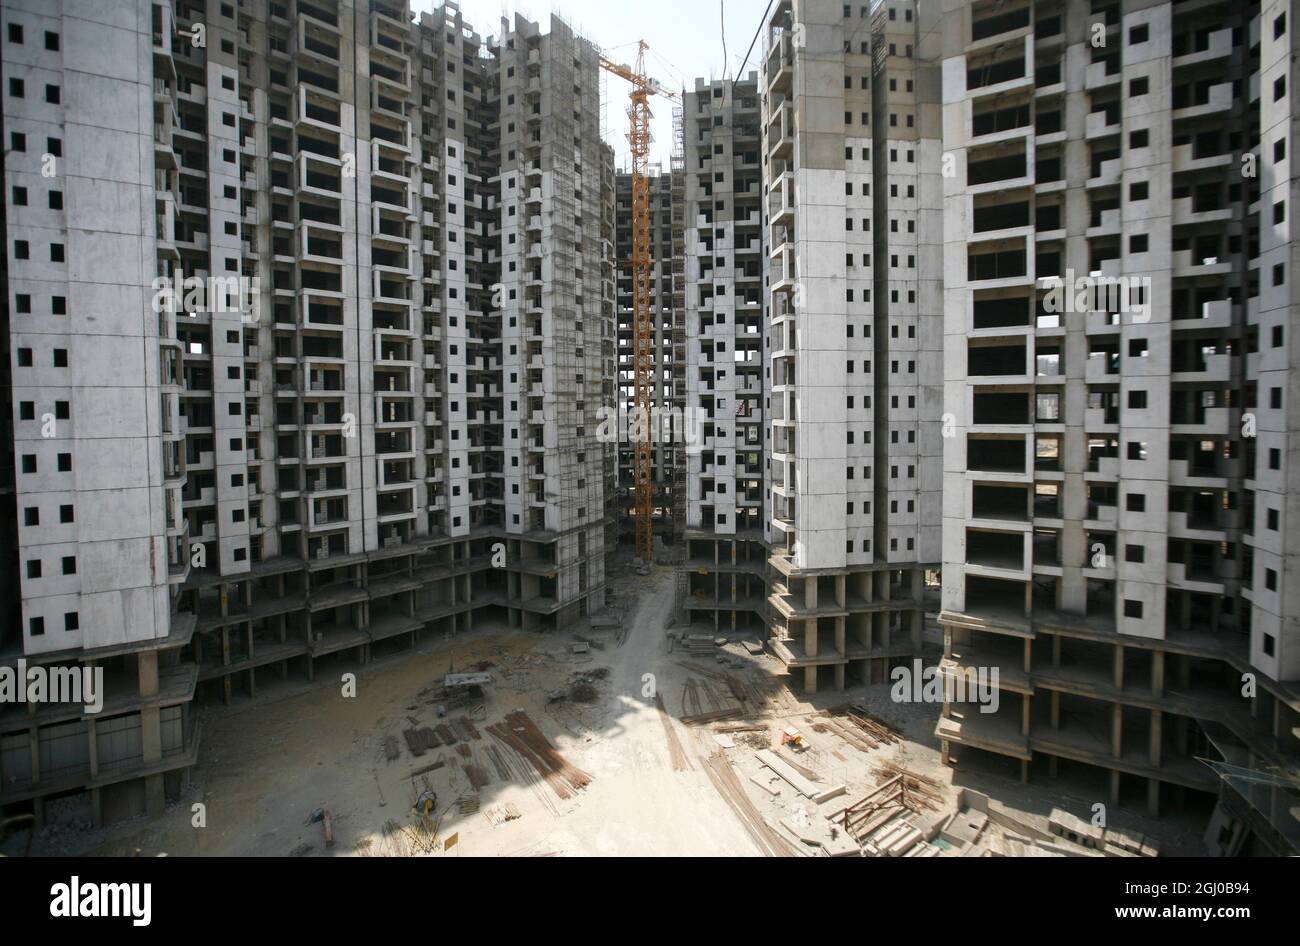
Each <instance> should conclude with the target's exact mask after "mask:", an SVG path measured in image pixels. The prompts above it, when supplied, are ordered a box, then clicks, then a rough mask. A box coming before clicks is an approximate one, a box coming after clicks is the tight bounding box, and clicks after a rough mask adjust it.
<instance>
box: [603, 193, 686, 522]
mask: <svg viewBox="0 0 1300 946" xmlns="http://www.w3.org/2000/svg"><path fill="white" fill-rule="evenodd" d="M684 198H685V193H684V181H683V175H682V173H681V171H679V170H672V169H670V170H669V171H667V172H662V173H655V174H652V175H651V176H650V312H651V326H650V346H651V356H650V360H651V363H652V364H653V365H654V374H653V376H652V377H651V379H650V403H651V404H652V405H653V416H652V417H651V418H650V419H649V425H648V432H647V433H648V436H650V438H651V451H650V456H651V464H652V466H651V471H652V472H651V479H652V483H653V484H654V497H653V500H652V508H653V513H654V533H655V535H656V536H658V537H660V539H661V541H662V542H663V543H664V544H666V545H668V546H674V545H678V544H680V542H681V535H682V530H683V528H684V525H685V524H684V522H683V516H684V513H685V509H686V450H685V444H684V443H683V440H682V437H681V431H682V421H681V418H682V417H683V413H684V406H685V401H686V359H685V348H686V311H685V284H684V277H683V272H682V264H683V260H684V259H685V255H686V247H685V235H684V221H685V210H684V204H683V201H684ZM615 199H616V201H617V204H616V215H615V220H616V239H615V242H614V251H615V255H616V257H617V259H618V260H619V261H626V262H627V265H623V264H622V262H620V266H619V269H618V292H617V301H618V332H617V338H618V401H617V407H618V414H619V438H618V483H619V495H620V502H619V510H618V511H619V516H620V520H621V522H622V523H623V526H624V531H625V532H626V534H627V535H628V536H629V541H630V540H631V539H630V536H631V535H632V531H633V529H632V520H633V509H634V497H635V492H634V488H635V484H636V471H635V466H634V464H635V461H636V449H635V442H634V440H633V439H632V438H633V437H634V436H636V435H637V432H638V431H637V421H636V373H635V363H634V361H633V353H634V348H633V342H634V328H635V327H634V325H633V318H632V316H633V306H632V302H633V299H632V268H631V265H630V261H631V259H632V175H631V174H630V173H628V172H624V171H620V172H618V173H617V174H616V175H615Z"/></svg>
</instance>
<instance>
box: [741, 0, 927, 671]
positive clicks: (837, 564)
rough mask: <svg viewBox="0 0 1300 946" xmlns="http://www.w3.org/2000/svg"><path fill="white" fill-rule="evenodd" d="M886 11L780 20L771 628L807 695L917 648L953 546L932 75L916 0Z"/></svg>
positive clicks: (769, 435)
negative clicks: (941, 411)
mask: <svg viewBox="0 0 1300 946" xmlns="http://www.w3.org/2000/svg"><path fill="white" fill-rule="evenodd" d="M880 9H881V10H884V11H886V12H883V13H880V12H879V11H877V12H878V14H879V15H877V16H874V17H873V16H872V11H871V9H870V8H869V7H868V6H867V5H845V4H840V3H831V2H829V0H808V2H798V0H796V2H785V3H779V4H775V5H774V6H773V10H772V13H771V15H770V18H769V20H768V22H767V24H766V34H767V42H766V48H767V50H768V51H767V54H766V62H765V74H764V82H765V93H764V101H763V124H764V147H765V152H766V155H765V157H766V161H765V167H764V181H765V189H766V193H767V199H768V213H767V227H768V252H769V260H770V270H769V278H768V290H769V293H770V296H769V305H768V311H767V333H768V344H769V346H770V347H769V352H770V359H771V362H770V380H769V383H770V406H769V413H768V421H769V424H768V428H767V431H766V433H765V441H766V444H765V445H766V448H767V450H768V454H769V457H770V478H769V482H768V493H769V502H768V509H769V515H768V518H767V522H766V524H765V529H766V535H767V540H768V542H769V549H770V557H769V572H770V574H769V592H770V593H769V596H768V624H769V631H770V633H771V640H772V646H773V648H774V649H775V651H776V653H777V655H778V656H779V657H780V658H781V659H782V660H783V661H784V662H785V663H786V665H787V667H788V668H789V669H790V670H791V671H792V672H796V673H797V672H799V671H802V677H803V686H804V689H805V690H807V691H809V692H815V691H816V690H817V687H818V685H819V676H825V677H826V682H827V683H829V684H832V685H833V686H835V687H836V688H842V687H843V686H844V685H845V683H846V674H847V673H848V671H850V669H852V671H853V672H854V673H855V674H859V675H861V678H863V679H872V680H879V679H883V675H884V672H885V670H886V669H887V667H888V665H889V663H890V661H892V660H896V659H899V658H903V657H907V656H910V655H912V654H914V653H918V652H919V650H920V646H921V629H922V608H923V594H924V581H925V573H926V571H927V563H929V565H930V567H931V568H932V567H933V563H934V562H935V561H936V560H937V558H938V555H939V533H938V529H937V523H938V517H939V508H938V496H939V490H938V481H937V477H936V474H935V469H936V463H935V462H934V461H935V460H936V459H937V455H938V451H939V427H938V424H937V419H936V418H934V417H933V416H932V415H926V414H925V413H924V408H925V406H926V405H927V404H928V403H933V402H935V401H936V400H937V385H938V383H939V378H940V374H939V372H940V370H941V363H940V359H939V357H938V352H939V348H938V330H937V325H938V320H939V318H940V314H939V309H938V298H937V296H938V290H937V284H936V282H935V281H934V279H933V277H932V276H931V275H930V273H932V272H933V270H927V271H925V272H926V278H924V279H923V278H921V274H922V272H923V269H924V267H925V266H926V264H927V262H929V261H932V260H933V259H934V258H935V257H936V256H937V245H938V244H937V233H938V221H937V218H936V216H935V215H934V214H933V213H931V212H929V211H930V210H931V208H926V209H925V211H924V212H921V211H920V209H919V208H920V201H921V200H922V198H924V197H926V196H928V195H930V194H932V193H934V192H935V191H936V190H937V187H936V183H935V178H934V175H933V174H932V173H930V174H927V173H923V171H922V169H921V165H920V161H922V160H923V159H924V157H925V156H926V155H927V154H934V153H937V150H938V148H937V145H936V136H937V133H938V121H937V106H938V102H937V96H936V93H937V82H936V81H934V79H933V77H932V72H933V69H932V67H930V66H925V67H922V66H921V65H920V64H919V63H916V62H914V61H913V60H914V59H915V57H916V56H917V52H918V50H917V49H916V46H917V44H918V43H919V40H918V39H916V37H919V36H921V35H922V33H921V31H920V30H919V22H918V21H917V18H916V17H914V16H912V11H913V6H912V5H911V4H902V3H900V4H892V5H886V6H885V7H882V8H880ZM890 11H893V12H894V13H895V15H896V16H897V19H894V18H892V17H891V16H890ZM903 11H906V12H903ZM909 40H910V41H909ZM918 77H923V80H922V79H918ZM908 81H911V82H912V86H911V87H910V90H909V86H908V85H907V82H908ZM899 82H902V85H901V87H900V86H899V85H898V83H899ZM891 84H892V85H893V86H894V87H893V88H892V89H891ZM927 92H928V93H930V97H929V98H928V99H927V98H925V94H926V93H927ZM899 118H901V119H902V121H901V122H900V121H899ZM909 119H910V123H909ZM885 187H888V188H890V189H889V190H885V191H883V192H882V188H885ZM909 188H911V190H910V191H909ZM909 193H910V194H911V196H910V197H909V196H908V195H909ZM882 230H883V231H884V232H882ZM882 256H883V257H886V258H885V259H883V260H882ZM893 259H897V260H898V263H897V265H890V266H889V269H887V270H886V269H884V267H885V266H886V265H889V264H890V263H891V260H893ZM909 263H910V265H909ZM882 293H887V295H885V296H884V298H883V299H882ZM927 460H928V461H929V462H927ZM823 669H824V672H823Z"/></svg>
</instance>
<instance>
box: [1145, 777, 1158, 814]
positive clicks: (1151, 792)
mask: <svg viewBox="0 0 1300 946" xmlns="http://www.w3.org/2000/svg"><path fill="white" fill-rule="evenodd" d="M1147 814H1148V815H1150V816H1151V817H1152V818H1159V817H1160V780H1159V779H1154V778H1150V779H1147Z"/></svg>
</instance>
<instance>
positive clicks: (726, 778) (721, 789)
mask: <svg viewBox="0 0 1300 946" xmlns="http://www.w3.org/2000/svg"><path fill="white" fill-rule="evenodd" d="M701 761H702V762H703V763H704V771H705V772H706V773H707V774H708V776H709V781H711V782H712V783H713V787H714V788H716V789H717V790H718V794H719V795H721V796H722V799H723V801H725V802H726V803H727V804H728V805H729V806H730V807H731V810H732V811H734V812H735V813H736V817H737V818H739V819H740V823H741V825H742V826H743V827H744V829H745V832H746V833H747V834H748V835H749V837H750V838H751V839H752V840H753V842H754V843H755V844H756V845H758V848H759V850H761V851H762V852H763V853H764V854H765V855H767V856H768V857H792V856H793V855H794V853H795V852H794V850H793V849H792V848H791V847H790V844H789V842H788V841H786V840H785V838H783V837H781V835H780V834H779V833H778V832H777V831H776V830H775V829H774V828H773V827H772V826H771V825H770V824H768V823H767V820H766V819H765V818H764V817H763V816H762V814H760V813H759V810H758V809H757V808H756V807H754V803H753V802H752V801H750V799H749V795H748V794H746V792H745V787H744V786H743V785H741V784H740V779H738V778H737V777H736V772H735V770H734V769H732V767H731V763H729V762H728V761H727V757H726V756H725V755H723V754H722V752H721V750H719V751H717V752H715V753H713V754H712V755H710V756H709V757H708V758H707V759H703V760H701Z"/></svg>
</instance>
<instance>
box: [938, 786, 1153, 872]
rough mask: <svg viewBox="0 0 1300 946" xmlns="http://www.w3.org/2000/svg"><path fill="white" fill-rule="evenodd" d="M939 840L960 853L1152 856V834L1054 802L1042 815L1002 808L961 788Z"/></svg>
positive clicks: (1023, 855) (975, 793)
mask: <svg viewBox="0 0 1300 946" xmlns="http://www.w3.org/2000/svg"><path fill="white" fill-rule="evenodd" d="M940 840H941V842H942V843H944V844H945V845H946V846H947V847H948V848H949V849H948V850H947V851H945V853H948V854H954V855H957V856H960V857H1156V856H1158V855H1159V846H1158V844H1157V842H1156V841H1155V840H1154V839H1153V838H1149V837H1147V836H1145V835H1143V834H1140V833H1137V832H1133V831H1125V830H1122V829H1117V828H1103V827H1101V826H1100V825H1094V824H1091V823H1089V822H1087V821H1084V820H1083V819H1082V818H1079V817H1077V816H1075V815H1073V814H1071V813H1070V812H1068V811H1064V810H1062V809H1060V808H1054V809H1052V812H1051V814H1050V815H1049V816H1047V817H1046V818H1044V817H1042V816H1041V815H1033V814H1028V813H1025V812H1021V811H1017V810H1015V809H1012V808H1008V807H1007V806H1006V805H1004V804H1002V803H1000V802H998V801H996V800H994V799H991V798H989V797H988V796H987V795H984V794H982V793H980V792H975V791H971V790H970V789H962V791H961V793H960V794H959V795H958V810H957V812H956V813H954V814H953V815H951V816H950V817H949V818H948V819H947V821H946V822H945V823H944V825H943V827H942V829H941V831H940Z"/></svg>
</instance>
